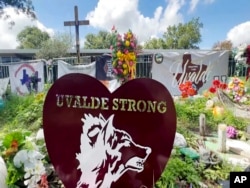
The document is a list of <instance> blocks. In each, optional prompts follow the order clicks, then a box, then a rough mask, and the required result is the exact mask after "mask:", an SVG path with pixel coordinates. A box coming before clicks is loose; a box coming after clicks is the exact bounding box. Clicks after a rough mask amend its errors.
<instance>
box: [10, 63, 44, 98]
mask: <svg viewBox="0 0 250 188" xmlns="http://www.w3.org/2000/svg"><path fill="white" fill-rule="evenodd" d="M9 71H10V86H11V92H12V93H17V94H19V95H24V94H28V93H31V92H40V91H43V88H44V64H43V62H42V61H40V62H35V63H21V64H12V65H9Z"/></svg>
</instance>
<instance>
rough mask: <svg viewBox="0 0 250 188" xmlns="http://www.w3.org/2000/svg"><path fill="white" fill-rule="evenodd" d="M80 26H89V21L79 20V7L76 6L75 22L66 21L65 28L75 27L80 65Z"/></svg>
mask: <svg viewBox="0 0 250 188" xmlns="http://www.w3.org/2000/svg"><path fill="white" fill-rule="evenodd" d="M79 25H89V20H78V7H77V6H75V21H65V22H64V26H75V30H76V53H77V60H78V63H80V42H79Z"/></svg>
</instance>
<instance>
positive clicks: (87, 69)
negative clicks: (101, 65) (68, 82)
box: [57, 60, 96, 78]
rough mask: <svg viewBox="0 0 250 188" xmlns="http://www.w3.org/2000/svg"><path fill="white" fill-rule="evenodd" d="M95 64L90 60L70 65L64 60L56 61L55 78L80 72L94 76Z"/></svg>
mask: <svg viewBox="0 0 250 188" xmlns="http://www.w3.org/2000/svg"><path fill="white" fill-rule="evenodd" d="M95 72H96V65H95V62H92V63H90V64H88V65H71V64H69V63H66V62H65V61H62V60H59V61H58V73H57V78H60V77H62V76H64V75H66V74H69V73H82V74H87V75H89V76H92V77H95Z"/></svg>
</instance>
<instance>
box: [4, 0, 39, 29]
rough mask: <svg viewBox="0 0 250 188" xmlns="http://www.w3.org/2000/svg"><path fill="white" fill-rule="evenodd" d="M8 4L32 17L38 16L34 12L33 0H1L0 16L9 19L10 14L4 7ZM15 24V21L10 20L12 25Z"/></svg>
mask: <svg viewBox="0 0 250 188" xmlns="http://www.w3.org/2000/svg"><path fill="white" fill-rule="evenodd" d="M7 6H11V7H13V8H15V9H16V12H17V13H19V12H22V13H24V14H26V15H28V16H30V17H31V18H34V19H35V18H36V15H35V13H34V6H33V4H32V0H1V1H0V18H4V19H9V18H10V15H8V14H6V13H5V12H4V8H5V7H7ZM14 24H15V22H14V21H10V25H11V26H13V25H14Z"/></svg>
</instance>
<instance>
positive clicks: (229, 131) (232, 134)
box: [227, 126, 237, 138]
mask: <svg viewBox="0 0 250 188" xmlns="http://www.w3.org/2000/svg"><path fill="white" fill-rule="evenodd" d="M236 136H237V130H236V129H235V128H234V127H233V126H228V127H227V138H236Z"/></svg>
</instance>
